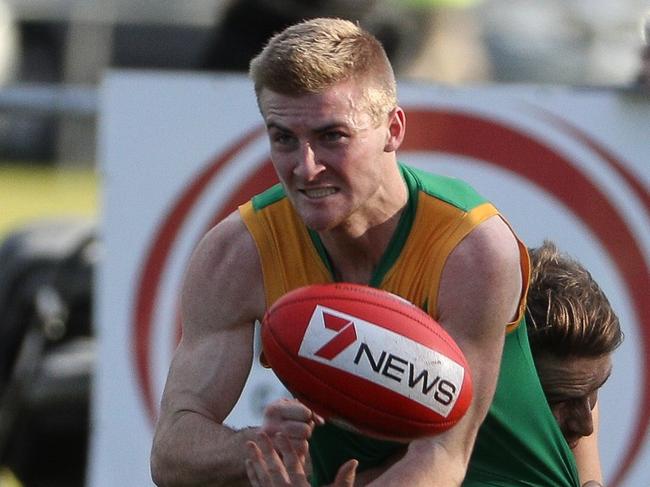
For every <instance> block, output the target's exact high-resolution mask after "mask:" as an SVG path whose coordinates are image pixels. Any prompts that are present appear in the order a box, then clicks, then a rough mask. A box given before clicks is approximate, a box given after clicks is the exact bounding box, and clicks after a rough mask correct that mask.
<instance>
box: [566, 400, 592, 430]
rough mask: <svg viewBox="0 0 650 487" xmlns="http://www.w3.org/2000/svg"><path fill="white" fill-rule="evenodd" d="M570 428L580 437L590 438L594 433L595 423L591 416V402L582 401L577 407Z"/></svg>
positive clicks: (570, 420) (570, 421) (571, 418)
mask: <svg viewBox="0 0 650 487" xmlns="http://www.w3.org/2000/svg"><path fill="white" fill-rule="evenodd" d="M569 428H570V429H571V430H572V431H573V432H575V433H578V434H579V435H580V436H589V435H591V434H592V433H593V432H594V421H593V418H592V415H591V407H590V406H589V401H587V400H585V401H581V402H580V403H579V404H576V405H575V410H574V411H572V414H571V417H570V419H569Z"/></svg>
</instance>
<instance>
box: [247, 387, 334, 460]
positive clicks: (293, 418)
mask: <svg viewBox="0 0 650 487" xmlns="http://www.w3.org/2000/svg"><path fill="white" fill-rule="evenodd" d="M324 422H325V421H324V420H323V418H322V417H320V416H319V415H318V414H316V413H315V412H313V411H312V410H311V409H309V408H308V407H307V406H305V405H304V404H302V403H301V402H300V401H298V400H297V399H280V400H278V401H274V402H272V403H271V404H269V405H268V406H267V407H266V408H265V409H264V417H263V420H262V426H261V427H260V430H261V431H262V432H263V433H265V434H266V435H267V436H268V437H269V438H275V437H276V435H277V434H278V433H281V434H282V435H284V436H285V437H286V438H288V439H289V441H290V442H291V445H292V446H293V448H294V449H295V450H296V452H297V453H298V454H299V455H301V456H305V455H306V454H307V450H308V447H307V441H308V440H309V438H311V434H312V431H313V430H314V427H316V426H317V425H322V424H323V423H324Z"/></svg>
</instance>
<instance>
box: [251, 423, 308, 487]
mask: <svg viewBox="0 0 650 487" xmlns="http://www.w3.org/2000/svg"><path fill="white" fill-rule="evenodd" d="M246 446H247V448H248V453H247V458H246V460H245V466H246V475H247V476H248V479H249V481H250V483H251V485H252V486H253V487H281V486H289V485H293V486H304V487H308V486H309V482H308V481H307V476H306V475H305V470H304V461H305V457H304V456H301V455H299V454H298V453H297V452H296V450H295V449H294V448H293V446H292V444H291V442H290V441H289V439H288V438H287V437H286V436H285V435H283V434H281V433H278V434H276V435H275V437H274V438H273V442H272V441H271V439H270V438H269V437H268V435H267V434H265V433H263V432H260V433H259V434H258V435H257V438H256V440H255V441H249V442H247V443H246Z"/></svg>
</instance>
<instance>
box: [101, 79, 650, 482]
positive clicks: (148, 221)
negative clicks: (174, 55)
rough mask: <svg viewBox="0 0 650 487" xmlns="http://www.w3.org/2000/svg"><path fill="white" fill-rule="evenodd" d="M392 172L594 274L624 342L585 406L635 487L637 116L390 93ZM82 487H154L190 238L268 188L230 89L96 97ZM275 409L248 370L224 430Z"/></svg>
mask: <svg viewBox="0 0 650 487" xmlns="http://www.w3.org/2000/svg"><path fill="white" fill-rule="evenodd" d="M400 90H401V96H400V102H401V105H402V106H403V107H404V108H405V109H406V113H407V139H406V141H405V143H404V145H403V148H402V150H401V151H400V154H399V156H400V157H399V158H400V160H401V161H403V162H405V163H408V164H411V165H414V166H417V167H421V168H423V169H426V170H430V171H432V172H437V173H442V174H447V175H453V176H455V177H459V178H461V179H464V180H466V181H468V182H469V183H470V184H472V185H473V186H475V187H476V188H477V189H478V190H479V192H481V193H483V194H484V195H485V196H487V197H488V198H489V199H491V200H492V201H493V202H494V203H495V204H496V205H497V206H498V207H499V208H500V209H501V211H502V212H503V213H504V214H505V215H506V216H507V217H508V219H509V220H510V222H511V223H512V225H513V226H514V228H515V230H516V231H517V232H518V233H519V235H520V236H521V237H522V238H523V239H524V240H525V241H526V242H527V244H528V245H530V246H535V245H539V244H540V243H541V242H542V240H543V239H545V238H549V239H552V240H554V241H555V242H556V243H557V244H558V245H559V247H560V248H561V249H563V250H565V251H567V252H569V253H570V254H572V255H573V256H575V257H577V258H578V259H579V260H580V261H581V262H582V263H584V264H585V266H586V267H587V268H588V269H589V270H590V271H591V272H592V274H593V275H594V277H595V278H596V280H597V281H598V282H599V283H600V285H601V286H602V288H603V289H604V290H605V292H606V293H607V295H608V297H609V298H610V301H611V302H612V305H613V306H614V308H615V309H616V311H617V312H618V315H619V317H620V319H621V323H622V325H623V329H624V332H625V335H626V339H625V342H624V344H623V345H622V347H621V348H620V349H619V350H618V351H617V352H616V353H615V356H614V371H613V374H612V376H611V378H610V379H609V381H608V382H607V384H606V385H605V387H604V388H603V390H602V392H601V395H600V402H601V418H602V419H601V434H600V436H601V453H602V458H603V465H604V470H605V474H606V480H607V485H608V486H619V487H620V486H627V487H639V486H646V485H650V439H649V436H648V424H649V423H650V376H649V374H650V285H649V280H650V277H649V275H648V268H649V262H650V194H649V187H650V144H648V142H647V137H648V133H649V132H650V98H648V97H646V98H643V97H640V96H638V95H633V94H631V93H623V92H616V91H612V90H605V89H602V90H578V89H570V88H550V87H543V88H542V87H534V86H510V87H504V86H499V87H496V86H495V87H474V88H457V89H456V88H449V87H435V86H430V85H422V84H419V85H411V84H408V83H402V84H401V86H400ZM99 145H100V153H99V155H98V157H99V160H100V161H101V167H102V171H103V175H102V178H103V185H104V186H103V205H102V221H101V236H102V240H103V243H104V247H105V255H104V258H103V261H102V264H101V267H100V269H99V271H98V282H97V288H96V293H97V296H96V303H97V305H96V314H97V316H96V323H97V325H98V329H97V334H98V336H99V338H100V340H99V353H100V356H99V364H98V369H97V376H96V383H95V390H94V398H93V399H94V400H93V419H94V423H93V438H92V451H91V465H90V471H89V476H88V485H90V486H93V487H113V486H115V485H139V486H145V485H152V482H151V479H150V474H149V452H150V448H151V440H152V433H153V424H154V421H155V417H156V414H157V410H158V403H159V400H160V396H161V393H162V388H163V385H164V381H165V378H166V373H167V368H168V365H169V362H170V360H171V356H172V353H173V350H174V348H175V345H176V343H177V339H178V336H179V329H180V328H179V318H178V316H179V313H178V304H179V303H178V293H179V288H180V285H181V278H182V273H183V271H184V268H185V266H186V264H187V261H188V258H189V255H190V253H191V251H192V249H193V247H194V246H195V245H196V243H197V242H198V240H199V238H200V237H201V236H202V235H203V234H204V233H205V232H206V230H207V229H208V228H210V227H211V226H212V225H213V224H214V223H215V222H216V221H218V220H219V219H221V218H223V217H224V216H225V215H226V214H228V213H229V212H230V211H232V210H233V209H234V208H236V206H237V205H238V204H240V203H242V202H244V201H245V200H246V199H248V197H249V196H250V195H252V194H254V193H256V192H259V191H261V190H262V189H264V188H265V187H267V186H269V185H271V184H273V183H274V182H275V180H276V179H275V176H274V173H273V170H272V168H271V167H270V165H269V161H268V146H267V141H266V136H265V133H264V129H263V126H262V124H261V118H260V116H259V114H258V111H257V107H256V105H255V100H254V95H253V90H252V86H251V84H250V83H249V81H248V80H247V79H246V78H244V77H238V76H211V75H190V74H181V73H176V74H173V73H172V74H170V73H166V74H162V73H151V72H149V73H139V72H115V73H112V74H110V75H109V76H108V77H107V79H106V80H105V83H104V85H103V87H102V100H101V111H100V140H99ZM283 394H285V391H284V389H283V388H282V386H281V385H280V384H279V383H278V382H277V381H276V380H275V379H274V377H273V376H272V374H271V373H269V372H268V371H265V370H263V369H261V368H260V367H259V365H258V364H255V366H254V368H253V371H252V373H251V376H250V378H249V381H248V383H247V386H246V389H245V391H244V395H243V396H242V399H241V400H240V402H239V403H238V405H237V407H236V409H235V411H233V413H232V414H231V415H230V416H229V418H228V423H229V424H231V425H233V426H244V425H252V424H258V422H259V419H260V413H261V410H262V408H263V406H264V404H266V403H267V402H268V401H269V400H272V399H274V398H276V397H279V396H281V395H283Z"/></svg>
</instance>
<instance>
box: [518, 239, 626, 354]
mask: <svg viewBox="0 0 650 487" xmlns="http://www.w3.org/2000/svg"><path fill="white" fill-rule="evenodd" d="M529 252H530V257H531V262H532V275H531V282H530V287H529V289H528V298H527V301H526V308H527V311H526V322H527V325H528V336H529V339H530V344H531V349H532V351H533V355H535V356H539V355H542V354H552V355H554V356H557V357H560V358H566V357H599V356H601V355H604V354H607V353H611V352H613V351H614V350H615V349H616V348H617V347H618V346H619V345H620V344H621V342H622V341H623V333H622V331H621V327H620V324H619V320H618V317H617V316H616V313H614V310H613V309H612V307H611V305H610V303H609V300H608V299H607V296H606V295H605V293H604V292H603V291H602V289H601V288H600V286H598V283H596V281H595V280H594V278H593V277H592V276H591V274H590V273H589V272H588V271H587V270H586V269H585V268H584V267H583V266H582V265H581V264H580V263H579V262H578V261H576V260H574V259H573V258H571V257H569V256H568V255H566V254H562V253H560V251H559V250H558V249H557V247H556V246H555V245H554V244H553V243H551V242H549V241H545V242H544V243H543V245H542V246H541V247H538V248H534V249H530V251H529Z"/></svg>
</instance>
